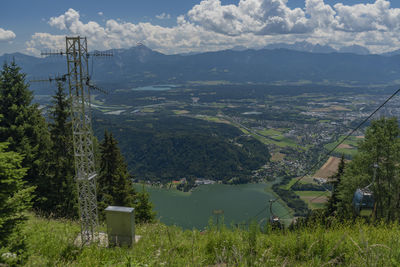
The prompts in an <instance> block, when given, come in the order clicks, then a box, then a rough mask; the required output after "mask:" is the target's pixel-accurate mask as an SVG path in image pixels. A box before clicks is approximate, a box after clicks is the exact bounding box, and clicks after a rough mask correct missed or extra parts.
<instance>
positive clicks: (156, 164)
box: [93, 114, 270, 182]
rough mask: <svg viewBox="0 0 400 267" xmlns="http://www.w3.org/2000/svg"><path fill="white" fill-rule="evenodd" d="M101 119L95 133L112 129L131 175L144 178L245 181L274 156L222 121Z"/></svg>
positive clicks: (180, 117)
mask: <svg viewBox="0 0 400 267" xmlns="http://www.w3.org/2000/svg"><path fill="white" fill-rule="evenodd" d="M96 118H97V119H95V120H94V124H93V126H94V129H95V133H96V135H97V136H98V137H99V138H100V139H101V138H103V134H104V129H108V130H109V131H112V133H113V135H114V136H115V137H116V139H117V140H118V141H119V146H120V147H121V150H122V153H123V154H124V156H125V158H126V161H127V164H128V167H129V169H130V171H131V173H132V174H134V176H135V177H137V178H141V179H143V178H146V179H157V180H167V181H170V180H172V179H177V178H182V177H188V176H194V177H204V178H211V179H216V180H223V181H227V180H229V179H231V178H232V177H239V178H240V179H241V182H246V181H249V179H250V176H251V173H252V171H253V170H257V169H258V168H260V167H261V166H263V165H264V164H265V163H267V162H268V161H269V158H270V154H269V152H268V148H267V147H266V146H265V145H263V144H262V143H261V142H259V141H258V140H255V139H252V138H250V137H246V136H243V133H242V132H241V131H240V130H238V129H237V128H235V127H233V126H230V125H227V124H223V123H212V122H207V121H204V120H200V119H193V118H189V117H183V116H179V117H175V116H165V115H155V116H136V117H135V118H134V119H132V117H128V116H127V117H124V116H115V117H114V118H113V120H110V118H104V119H102V115H101V114H98V115H96Z"/></svg>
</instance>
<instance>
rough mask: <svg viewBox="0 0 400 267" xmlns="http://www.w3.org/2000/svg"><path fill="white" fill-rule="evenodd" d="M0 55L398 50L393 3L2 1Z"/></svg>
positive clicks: (397, 5)
mask: <svg viewBox="0 0 400 267" xmlns="http://www.w3.org/2000/svg"><path fill="white" fill-rule="evenodd" d="M1 3H2V5H1V9H0V55H2V54H4V53H14V52H21V53H25V54H30V55H39V54H40V51H43V50H49V49H54V50H58V49H62V48H63V47H64V45H65V36H66V35H68V36H77V35H80V36H86V37H87V38H88V44H89V49H90V50H94V49H98V50H106V49H116V48H129V47H132V46H135V45H137V44H138V43H142V44H144V45H146V46H148V47H149V48H151V49H154V50H157V51H159V52H162V53H165V54H176V53H189V52H204V51H216V50H223V49H230V48H234V47H245V48H255V49H258V48H262V47H265V46H266V45H268V44H273V43H295V42H303V41H307V42H310V43H313V44H320V45H330V46H332V47H334V48H336V49H339V48H341V47H343V46H350V45H361V46H364V47H367V48H368V49H369V50H370V51H371V52H372V53H383V52H388V51H393V50H397V49H400V1H398V0H396V1H394V0H390V1H389V0H364V1H361V0H203V1H201V0H197V1H196V0H113V1H111V0H96V1H94V0H93V1H92V0H90V1H89V0H86V1H82V0H69V1H65V0H57V1H54V0H35V1H32V0H1Z"/></svg>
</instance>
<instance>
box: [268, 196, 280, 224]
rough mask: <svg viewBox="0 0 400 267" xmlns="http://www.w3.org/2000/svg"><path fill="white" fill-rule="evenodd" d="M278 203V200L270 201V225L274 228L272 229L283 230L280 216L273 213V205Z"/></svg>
mask: <svg viewBox="0 0 400 267" xmlns="http://www.w3.org/2000/svg"><path fill="white" fill-rule="evenodd" d="M275 201H277V199H271V200H269V212H270V218H269V223H270V224H271V226H272V229H282V223H281V220H280V218H279V217H278V216H276V215H275V214H274V212H273V211H272V204H273V203H274V202H275Z"/></svg>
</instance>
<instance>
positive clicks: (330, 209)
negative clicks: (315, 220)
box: [325, 155, 345, 216]
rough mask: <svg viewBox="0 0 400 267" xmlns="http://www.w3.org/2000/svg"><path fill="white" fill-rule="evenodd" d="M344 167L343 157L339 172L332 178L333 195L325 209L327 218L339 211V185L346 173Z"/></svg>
mask: <svg viewBox="0 0 400 267" xmlns="http://www.w3.org/2000/svg"><path fill="white" fill-rule="evenodd" d="M344 167H345V161H344V155H342V157H341V159H340V163H339V166H338V170H337V172H336V174H334V175H333V176H332V177H331V179H333V181H332V182H331V184H332V187H333V190H332V195H331V196H330V197H329V199H328V202H327V204H326V208H325V212H326V215H327V216H332V215H334V213H335V212H336V211H337V205H338V203H339V184H340V181H341V179H342V176H343V173H344Z"/></svg>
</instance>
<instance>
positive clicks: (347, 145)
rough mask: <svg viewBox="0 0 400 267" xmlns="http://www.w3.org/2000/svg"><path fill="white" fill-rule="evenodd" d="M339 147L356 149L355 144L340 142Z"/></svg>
mask: <svg viewBox="0 0 400 267" xmlns="http://www.w3.org/2000/svg"><path fill="white" fill-rule="evenodd" d="M338 148H345V149H354V147H353V146H351V145H349V144H340V145H339V146H338Z"/></svg>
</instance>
